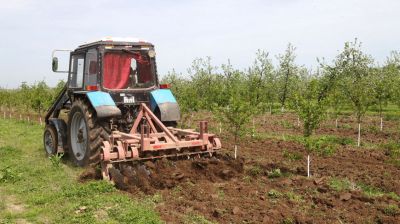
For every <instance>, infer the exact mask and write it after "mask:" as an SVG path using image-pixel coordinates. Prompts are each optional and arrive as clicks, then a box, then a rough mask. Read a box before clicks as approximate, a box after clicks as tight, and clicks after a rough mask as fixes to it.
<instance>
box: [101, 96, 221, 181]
mask: <svg viewBox="0 0 400 224" xmlns="http://www.w3.org/2000/svg"><path fill="white" fill-rule="evenodd" d="M220 148H221V142H220V140H219V138H217V137H216V136H215V135H214V134H210V133H208V123H207V121H200V122H199V132H196V131H195V130H193V129H179V128H174V127H166V126H165V125H164V124H163V123H162V122H161V121H160V120H159V119H158V118H157V116H156V115H155V114H154V113H153V112H152V111H151V110H150V109H149V108H148V107H147V105H146V104H144V103H142V104H141V106H140V109H139V113H138V116H137V117H136V120H135V121H134V123H133V126H132V128H131V130H130V132H129V133H124V132H121V131H113V132H112V133H111V135H110V138H109V140H108V141H104V142H103V146H102V148H101V154H100V157H101V168H102V175H103V178H104V179H106V180H111V179H112V175H110V169H111V168H113V167H114V166H115V165H117V164H121V163H135V162H139V161H145V160H156V159H162V158H171V157H184V158H185V157H193V156H198V157H200V156H202V155H209V156H213V154H214V153H215V151H216V150H218V149H220Z"/></svg>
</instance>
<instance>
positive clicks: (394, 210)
mask: <svg viewBox="0 0 400 224" xmlns="http://www.w3.org/2000/svg"><path fill="white" fill-rule="evenodd" d="M383 213H385V214H386V215H391V216H396V215H398V214H400V209H399V206H398V205H396V204H391V205H387V206H386V207H384V208H383Z"/></svg>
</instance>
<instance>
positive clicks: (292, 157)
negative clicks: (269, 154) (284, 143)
mask: <svg viewBox="0 0 400 224" xmlns="http://www.w3.org/2000/svg"><path fill="white" fill-rule="evenodd" d="M283 158H286V159H288V160H289V161H297V160H302V159H303V155H302V154H301V153H299V152H289V151H288V150H283Z"/></svg>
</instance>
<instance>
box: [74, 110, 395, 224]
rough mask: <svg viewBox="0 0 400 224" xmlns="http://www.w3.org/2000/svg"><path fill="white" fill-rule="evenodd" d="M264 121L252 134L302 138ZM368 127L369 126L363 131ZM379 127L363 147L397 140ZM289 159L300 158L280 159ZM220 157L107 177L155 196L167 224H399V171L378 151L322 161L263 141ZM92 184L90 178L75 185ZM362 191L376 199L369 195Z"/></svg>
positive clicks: (391, 125) (342, 150) (348, 132)
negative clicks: (195, 219)
mask: <svg viewBox="0 0 400 224" xmlns="http://www.w3.org/2000/svg"><path fill="white" fill-rule="evenodd" d="M271 119H272V120H267V121H266V123H265V125H261V128H260V130H259V131H263V132H274V133H278V134H280V133H283V134H293V135H300V134H301V131H302V130H301V129H300V128H296V127H282V126H283V125H282V123H281V121H282V120H288V117H287V116H282V117H279V116H278V118H276V117H275V118H271ZM273 119H277V120H273ZM293 120H294V119H293ZM373 122H375V121H373V119H370V120H369V121H368V122H366V124H365V126H367V127H368V125H370V126H371V125H375V123H373ZM260 123H261V122H260ZM385 125H386V126H385V127H386V131H384V132H383V133H378V134H375V133H376V132H375V131H374V130H372V129H367V130H366V131H364V133H363V137H364V138H365V141H366V142H368V143H370V144H382V143H387V142H389V141H392V140H393V139H396V138H397V137H398V136H399V135H398V133H397V132H396V131H395V129H396V127H397V126H396V124H395V122H386V123H385ZM271 130H273V131H271ZM384 130H385V129H384ZM317 132H318V133H320V134H325V135H326V134H329V135H335V136H343V137H349V138H352V137H354V136H356V134H354V130H352V129H350V128H338V129H336V128H332V127H331V126H329V125H326V124H325V125H323V126H322V127H321V128H320V130H319V131H317ZM222 137H223V139H222V140H223V144H224V148H225V149H230V148H233V146H232V143H231V142H232V139H231V137H229V136H222ZM290 153H292V154H298V155H301V156H300V158H297V159H293V158H288V157H287V156H285V154H286V155H287V154H290ZM227 154H232V152H231V151H229V150H224V151H221V152H220V153H219V156H217V157H215V158H209V159H195V160H183V161H171V160H160V161H156V162H154V163H152V162H147V163H145V164H142V165H140V166H136V167H130V166H122V167H120V168H121V172H119V171H117V170H115V171H113V172H115V173H114V177H117V178H116V186H117V187H118V188H119V189H122V190H124V191H127V192H130V193H131V194H132V196H133V197H135V198H139V199H141V198H143V197H145V196H144V194H147V195H153V194H158V195H161V196H162V201H161V202H159V203H157V205H156V209H157V210H158V212H159V214H160V216H161V217H162V219H163V220H164V221H165V222H167V223H184V222H185V221H187V218H188V216H191V215H201V216H203V217H205V218H206V219H208V220H211V221H213V222H218V223H400V211H398V210H393V211H391V210H388V208H389V206H394V207H395V206H397V207H400V199H399V198H396V196H393V194H390V192H394V193H395V194H397V195H399V194H400V178H399V173H400V167H399V166H395V165H393V164H391V163H389V162H388V161H389V160H390V157H389V156H388V155H387V153H385V150H378V149H377V150H371V149H365V148H363V147H361V148H357V147H355V146H354V145H340V146H338V149H337V152H336V153H335V154H334V155H332V156H325V157H324V156H320V155H318V154H315V153H312V152H311V153H310V152H307V151H306V150H305V149H304V147H303V146H302V145H301V144H300V143H297V142H294V141H283V140H279V139H275V138H267V139H261V140H256V139H247V140H246V141H243V142H242V143H241V144H240V145H239V159H237V160H233V159H232V158H231V157H229V156H227ZM308 154H310V155H311V173H312V177H310V178H307V172H306V156H307V155H308ZM96 177H97V178H98V175H97V174H96V172H92V171H89V172H88V173H86V174H85V175H83V177H82V179H90V178H96ZM332 180H341V181H346V183H347V184H348V186H346V187H345V188H344V189H342V190H335V189H333V187H332ZM362 186H364V187H365V186H367V188H368V189H369V191H370V192H372V193H374V192H375V194H372V195H369V194H368V192H367V191H366V190H365V189H363V188H362Z"/></svg>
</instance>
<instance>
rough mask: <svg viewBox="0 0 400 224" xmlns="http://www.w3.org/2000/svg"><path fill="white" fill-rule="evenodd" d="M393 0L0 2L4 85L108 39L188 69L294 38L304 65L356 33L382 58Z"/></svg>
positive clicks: (395, 36) (35, 75)
mask: <svg viewBox="0 0 400 224" xmlns="http://www.w3.org/2000/svg"><path fill="white" fill-rule="evenodd" d="M399 12H400V1H398V0H381V1H372V0H264V1H262V0H247V1H243V0H240V1H236V0H231V1H228V0H220V1H217V0H214V1H212V0H201V1H200V0H185V1H184V0H175V1H169V0H163V1H162V0H153V1H144V0H142V1H135V0H130V1H123V0H113V1H108V0H80V1H76V0H58V1H48V0H13V1H10V0H0V50H1V53H0V69H1V70H0V87H3V88H17V87H18V86H19V85H20V84H21V83H22V82H23V81H26V82H28V83H30V84H31V83H35V82H37V81H41V80H45V81H46V82H47V83H48V84H49V85H50V86H54V85H55V84H56V83H57V82H58V81H59V80H61V79H63V80H66V74H59V73H53V72H52V71H51V52H52V50H53V49H60V48H63V49H74V48H76V47H77V46H78V45H80V44H82V43H84V42H87V41H90V40H94V39H99V38H101V37H105V36H115V37H139V38H142V39H145V40H148V41H150V42H152V43H153V44H154V45H155V47H156V52H157V63H158V72H159V75H160V76H161V77H162V76H163V75H165V74H166V73H167V72H168V71H171V70H172V69H175V70H176V71H177V72H181V73H183V74H184V73H186V71H187V68H189V67H190V65H191V63H192V61H193V60H194V59H195V58H199V57H202V58H204V57H206V56H210V57H211V59H212V63H213V64H214V65H216V66H220V65H221V64H223V63H227V61H228V59H230V62H231V64H232V65H233V66H234V67H235V68H238V69H245V68H246V67H248V66H250V65H251V64H252V63H253V61H254V58H255V53H256V51H257V49H261V50H264V51H267V52H269V54H270V58H271V59H272V60H273V62H274V63H275V64H276V63H277V62H276V61H277V60H276V57H275V55H277V54H282V53H283V52H284V50H285V49H286V46H287V44H288V43H289V42H290V43H292V44H293V45H294V46H295V47H296V54H297V58H296V62H297V64H299V65H304V66H305V67H307V68H313V67H315V66H316V65H317V62H316V59H317V58H325V60H326V61H327V62H329V61H332V60H333V59H334V57H335V56H336V55H337V54H338V53H339V52H340V51H341V49H343V46H344V42H346V41H353V40H354V38H358V40H360V41H361V42H362V44H363V45H362V46H363V50H364V51H365V52H366V53H367V54H370V55H372V56H373V57H374V58H375V59H376V61H377V62H379V63H383V62H384V61H385V59H386V57H387V56H388V55H389V53H390V52H391V51H393V50H397V51H399V50H400V14H399Z"/></svg>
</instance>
